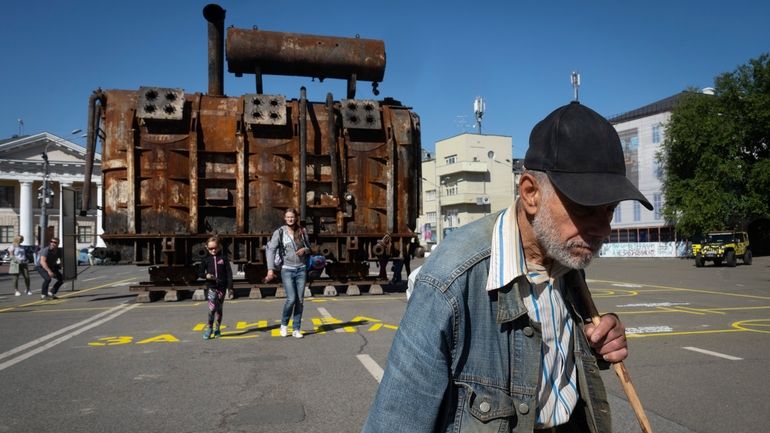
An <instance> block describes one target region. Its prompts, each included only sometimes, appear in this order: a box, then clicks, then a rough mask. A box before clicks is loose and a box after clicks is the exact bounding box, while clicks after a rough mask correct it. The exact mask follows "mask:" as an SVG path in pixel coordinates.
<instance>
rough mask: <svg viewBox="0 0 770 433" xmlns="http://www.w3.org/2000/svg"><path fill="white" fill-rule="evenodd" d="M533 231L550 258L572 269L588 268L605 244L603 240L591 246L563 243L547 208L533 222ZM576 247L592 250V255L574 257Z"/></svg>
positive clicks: (573, 242) (583, 243)
mask: <svg viewBox="0 0 770 433" xmlns="http://www.w3.org/2000/svg"><path fill="white" fill-rule="evenodd" d="M532 230H533V231H534V232H535V238H536V239H537V241H538V242H539V243H540V246H542V247H543V249H545V252H546V254H547V255H548V257H550V258H552V259H554V260H556V261H557V262H559V263H561V264H562V265H564V266H566V267H568V268H571V269H583V268H585V267H586V266H588V264H589V263H591V259H593V257H594V254H596V253H597V252H598V251H599V250H600V249H601V247H602V244H603V243H604V241H603V240H598V241H595V242H592V243H591V244H588V243H586V242H584V241H582V240H572V241H569V242H567V243H561V241H560V240H559V233H558V231H557V229H556V224H554V222H553V218H552V217H551V214H550V212H548V211H546V210H545V208H541V209H540V211H539V212H538V213H537V214H535V218H534V219H533V221H532ZM575 247H584V248H590V249H591V253H590V254H587V255H573V254H572V253H571V250H572V248H575Z"/></svg>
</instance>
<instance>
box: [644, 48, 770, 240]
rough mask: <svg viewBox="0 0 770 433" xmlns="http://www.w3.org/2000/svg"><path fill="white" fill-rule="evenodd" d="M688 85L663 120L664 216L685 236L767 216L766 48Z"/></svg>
mask: <svg viewBox="0 0 770 433" xmlns="http://www.w3.org/2000/svg"><path fill="white" fill-rule="evenodd" d="M714 84H715V85H714V94H713V95H707V94H703V93H700V92H697V91H687V92H685V93H683V94H682V97H681V98H680V99H679V101H678V102H677V104H676V106H675V108H674V109H673V111H672V113H671V118H670V120H669V122H668V124H667V125H666V139H665V141H664V142H663V144H662V146H661V149H660V151H659V152H658V155H657V157H658V161H659V163H660V164H661V165H662V166H663V167H664V170H665V174H666V176H665V179H664V181H663V192H664V194H665V197H666V202H665V204H664V206H663V215H664V217H665V218H666V219H667V220H669V221H672V222H673V223H674V224H675V225H676V228H677V231H678V232H679V233H681V234H682V235H684V236H692V235H694V234H699V233H705V232H707V231H710V230H719V229H730V228H736V229H745V228H746V227H747V225H748V224H749V223H750V222H752V221H753V220H754V219H756V218H760V217H768V216H770V143H768V141H769V140H770V55H768V54H763V55H761V56H760V57H758V58H756V59H752V60H749V62H748V63H746V64H745V65H741V66H739V67H738V68H737V69H736V70H735V71H733V72H730V73H724V74H721V75H719V76H718V77H716V79H715V82H714Z"/></svg>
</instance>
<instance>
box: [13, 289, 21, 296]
mask: <svg viewBox="0 0 770 433" xmlns="http://www.w3.org/2000/svg"><path fill="white" fill-rule="evenodd" d="M13 296H21V292H19V291H18V290H17V291H16V294H15V295H13Z"/></svg>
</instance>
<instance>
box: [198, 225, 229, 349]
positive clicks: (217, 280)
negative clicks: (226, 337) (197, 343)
mask: <svg viewBox="0 0 770 433" xmlns="http://www.w3.org/2000/svg"><path fill="white" fill-rule="evenodd" d="M206 250H207V251H208V255H207V256H206V257H204V258H203V260H201V263H200V268H199V270H198V276H199V277H201V278H204V279H205V280H206V291H207V294H206V299H207V300H208V307H209V316H208V323H207V324H206V328H205V329H204V330H203V339H204V340H208V339H211V338H217V337H220V336H222V331H221V328H222V315H223V309H224V304H225V296H226V295H227V291H228V290H232V288H233V270H232V268H231V267H230V260H229V259H228V258H227V256H226V255H225V254H224V252H223V251H222V245H221V244H220V243H219V238H217V237H215V236H213V237H210V238H209V240H208V241H207V242H206Z"/></svg>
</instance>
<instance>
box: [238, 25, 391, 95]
mask: <svg viewBox="0 0 770 433" xmlns="http://www.w3.org/2000/svg"><path fill="white" fill-rule="evenodd" d="M226 53H227V70H228V71H230V72H233V73H235V74H253V73H254V72H255V71H260V73H262V74H272V75H297V76H306V77H318V78H341V79H348V78H350V77H351V75H352V74H355V75H356V78H357V79H358V80H364V81H377V82H379V81H382V78H383V77H384V75H385V43H384V42H383V41H381V40H375V39H362V38H343V37H331V36H316V35H304V34H299V33H284V32H269V31H264V30H251V29H237V28H232V27H231V28H229V29H227V41H226Z"/></svg>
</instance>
